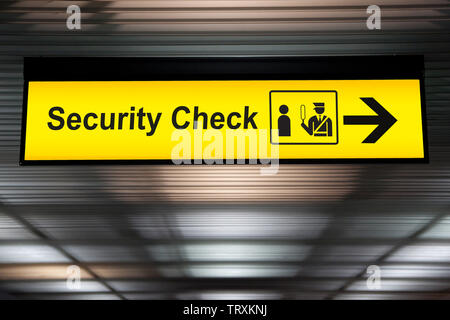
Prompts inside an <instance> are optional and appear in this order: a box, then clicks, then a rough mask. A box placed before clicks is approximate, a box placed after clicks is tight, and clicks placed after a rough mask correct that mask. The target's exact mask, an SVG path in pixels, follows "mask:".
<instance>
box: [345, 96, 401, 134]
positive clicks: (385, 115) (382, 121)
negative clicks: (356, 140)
mask: <svg viewBox="0 0 450 320" xmlns="http://www.w3.org/2000/svg"><path fill="white" fill-rule="evenodd" d="M361 100H362V101H364V103H365V104H367V105H368V106H369V107H370V109H372V110H373V111H375V113H376V114H377V115H376V116H344V124H377V125H378V126H377V127H376V128H375V130H373V131H372V133H371V134H369V135H368V136H367V138H366V139H364V141H363V142H362V143H375V142H377V141H378V139H380V138H381V137H382V136H383V134H385V132H386V131H388V130H389V128H390V127H392V125H393V124H394V123H396V122H397V119H395V118H394V117H393V116H392V114H390V113H389V112H387V110H386V109H385V108H383V106H382V105H381V104H379V103H378V101H377V100H375V99H374V98H361Z"/></svg>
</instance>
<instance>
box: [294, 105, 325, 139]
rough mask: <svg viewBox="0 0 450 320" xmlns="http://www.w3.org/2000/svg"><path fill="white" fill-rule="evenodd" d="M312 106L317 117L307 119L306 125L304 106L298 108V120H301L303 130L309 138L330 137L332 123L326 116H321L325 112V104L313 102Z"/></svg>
mask: <svg viewBox="0 0 450 320" xmlns="http://www.w3.org/2000/svg"><path fill="white" fill-rule="evenodd" d="M314 106H315V108H314V110H315V111H316V113H317V115H315V116H312V117H311V118H309V120H308V125H306V124H305V119H306V108H305V106H304V105H301V106H300V118H301V119H302V127H303V129H305V130H306V132H308V134H309V135H310V136H312V135H314V137H331V136H332V135H333V124H332V121H331V119H330V118H328V117H327V116H326V115H322V114H323V113H324V112H325V103H323V102H314Z"/></svg>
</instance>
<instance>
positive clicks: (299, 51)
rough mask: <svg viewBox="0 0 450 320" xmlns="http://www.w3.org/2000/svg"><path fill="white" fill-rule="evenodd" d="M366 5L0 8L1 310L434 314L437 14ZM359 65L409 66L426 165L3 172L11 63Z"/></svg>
mask: <svg viewBox="0 0 450 320" xmlns="http://www.w3.org/2000/svg"><path fill="white" fill-rule="evenodd" d="M372 2H373V1H363V0H348V1H345V2H344V3H343V2H342V1H338V0H318V1H312V0H311V1H310V0H308V1H295V0H279V1H269V0H246V1H238V0H229V1H214V0H199V1H188V0H177V1H173V0H165V1H156V0H149V1H144V0H140V1H38V0H34V1H1V3H0V297H2V298H19V299H20V298H30V299H34V298H36V299H163V298H175V299H203V298H213V299H214V298H217V299H221V298H228V299H230V298H231V299H246V298H256V299H264V298H268V299H277V298H280V299H305V298H306V299H378V298H384V299H395V298H412V299H417V298H425V299H449V298H450V210H449V208H450V201H449V200H450V198H449V195H450V162H449V160H450V135H449V132H450V131H449V128H450V109H449V102H450V90H449V89H450V56H449V49H450V36H449V31H450V6H449V1H446V0H429V1H423V0H421V1H419V0H408V1H406V0H392V1H387V0H384V1H381V0H379V1H377V2H376V3H372ZM70 4H78V5H80V7H81V10H82V29H81V30H73V31H72V30H67V28H66V21H65V19H66V17H67V14H66V8H67V6H68V5H70ZM371 4H377V5H379V6H380V7H381V8H382V29H381V30H374V31H371V30H368V29H367V28H366V21H365V19H366V17H367V13H366V8H367V6H368V5H371ZM360 54H424V56H425V66H426V72H425V87H426V88H425V89H426V107H427V117H428V135H429V145H430V159H431V160H430V164H408V165H405V164H389V165H387V164H384V165H363V164H361V165H285V166H281V168H280V172H279V174H278V175H275V176H261V175H260V171H259V168H258V167H255V166H212V167H211V166H183V167H178V166H103V167H102V166H82V167H80V166H79V167H76V166H46V167H19V166H18V159H19V154H18V152H19V141H20V121H21V120H20V119H21V105H22V85H23V75H22V68H23V66H22V63H23V62H22V59H23V57H24V56H219V55H220V56H236V55H239V56H242V55H252V56H263V55H276V56H279V55H290V56H305V55H360ZM367 67H368V68H370V66H367ZM74 264H75V265H78V266H80V267H81V269H82V287H81V289H80V290H71V289H68V288H67V286H66V281H65V280H66V277H67V266H69V265H74ZM373 264H375V265H379V266H380V267H381V270H382V288H381V289H379V290H369V289H368V288H367V287H366V277H367V274H366V268H367V266H369V265H373Z"/></svg>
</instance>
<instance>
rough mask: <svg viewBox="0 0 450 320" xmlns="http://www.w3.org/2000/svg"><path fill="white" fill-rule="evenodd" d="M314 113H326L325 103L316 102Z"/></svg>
mask: <svg viewBox="0 0 450 320" xmlns="http://www.w3.org/2000/svg"><path fill="white" fill-rule="evenodd" d="M314 111H316V112H317V113H318V114H322V113H324V112H325V103H323V102H314Z"/></svg>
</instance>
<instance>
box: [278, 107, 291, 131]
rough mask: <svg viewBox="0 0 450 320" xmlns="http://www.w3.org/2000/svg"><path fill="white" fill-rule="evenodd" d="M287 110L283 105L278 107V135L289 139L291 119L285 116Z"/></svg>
mask: <svg viewBox="0 0 450 320" xmlns="http://www.w3.org/2000/svg"><path fill="white" fill-rule="evenodd" d="M288 111H289V108H288V106H287V105H285V104H283V105H281V106H280V113H281V114H282V115H281V116H280V117H279V118H278V135H279V136H280V137H289V136H290V135H291V119H289V117H288V116H287V115H286V113H288Z"/></svg>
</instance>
